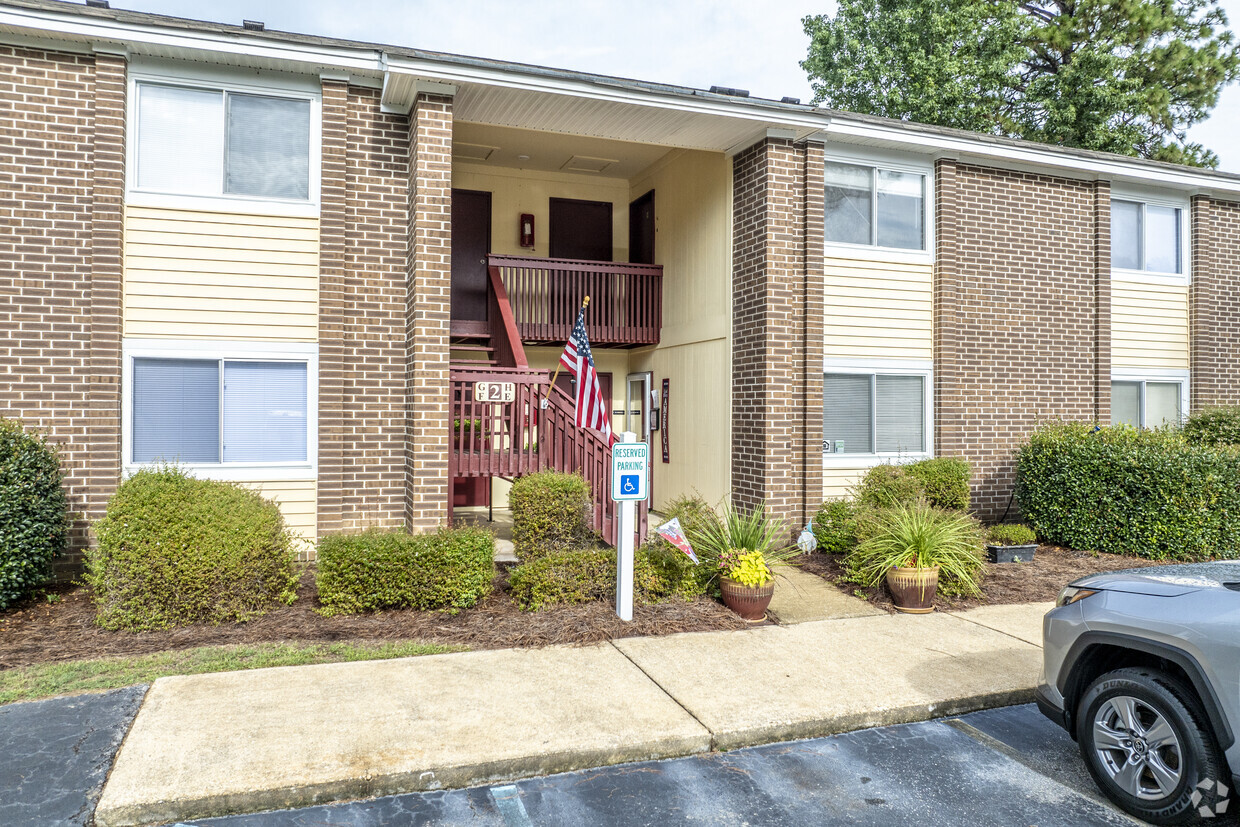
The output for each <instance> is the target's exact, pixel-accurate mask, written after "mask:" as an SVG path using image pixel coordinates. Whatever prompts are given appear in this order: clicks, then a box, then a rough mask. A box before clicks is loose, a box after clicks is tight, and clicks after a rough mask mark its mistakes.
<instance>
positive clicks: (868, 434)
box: [822, 373, 927, 454]
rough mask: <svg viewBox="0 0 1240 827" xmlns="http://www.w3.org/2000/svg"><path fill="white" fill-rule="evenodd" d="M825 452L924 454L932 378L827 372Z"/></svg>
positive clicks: (824, 423) (824, 394)
mask: <svg viewBox="0 0 1240 827" xmlns="http://www.w3.org/2000/svg"><path fill="white" fill-rule="evenodd" d="M822 389H823V390H822V410H823V423H822V429H823V430H822V437H823V450H824V451H827V452H829V453H833V454H918V453H924V452H925V451H926V450H927V448H926V377H925V376H923V375H913V376H904V375H891V374H882V373H880V374H873V373H825V374H823V383H822Z"/></svg>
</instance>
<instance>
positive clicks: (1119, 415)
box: [1111, 374, 1188, 428]
mask: <svg viewBox="0 0 1240 827" xmlns="http://www.w3.org/2000/svg"><path fill="white" fill-rule="evenodd" d="M1187 408H1188V377H1187V376H1142V375H1137V374H1114V375H1112V379H1111V424H1112V425H1132V426H1134V427H1137V428H1158V427H1161V426H1163V425H1179V424H1180V423H1181V422H1183V421H1184V414H1185V411H1186V410H1187Z"/></svg>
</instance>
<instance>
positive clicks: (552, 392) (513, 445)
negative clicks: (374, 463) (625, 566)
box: [449, 366, 648, 545]
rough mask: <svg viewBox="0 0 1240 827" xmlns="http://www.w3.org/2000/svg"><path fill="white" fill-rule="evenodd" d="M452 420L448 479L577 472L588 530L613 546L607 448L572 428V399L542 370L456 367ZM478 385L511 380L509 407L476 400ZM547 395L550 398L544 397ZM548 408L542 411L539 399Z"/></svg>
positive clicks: (643, 516)
mask: <svg viewBox="0 0 1240 827" xmlns="http://www.w3.org/2000/svg"><path fill="white" fill-rule="evenodd" d="M450 378H451V394H452V409H453V416H454V420H455V423H456V425H455V428H454V432H453V440H452V450H451V452H450V455H449V465H450V474H451V476H453V477H468V476H503V477H519V476H524V475H525V474H530V473H534V472H535V471H542V470H546V469H555V470H557V471H567V472H575V471H579V472H580V473H581V474H582V475H583V476H584V477H585V479H586V481H587V482H588V483H589V485H590V491H591V498H592V501H593V502H592V507H591V510H590V524H591V527H592V528H593V529H594V530H595V531H597V532H598V533H599V534H600V535H601V536H602V537H603V539H604V540H606V541H607V542H608V543H611V544H612V545H615V543H616V531H617V529H618V527H619V520H618V519H617V511H616V503H614V502H612V500H611V445H610V443H609V442H608V440H607V439H606V438H605V437H604V436H603V435H602V434H599V433H598V432H597V431H590V430H586V429H583V428H579V427H577V425H576V423H575V422H574V404H575V403H574V401H573V399H572V397H570V396H569V395H568V394H566V393H565V392H564V391H563V390H562V389H560V388H558V387H554V386H551V379H550V377H549V375H548V374H547V372H546V371H535V370H529V369H522V368H503V367H484V368H476V369H475V368H464V367H460V366H458V367H454V368H452V370H451V377H450ZM476 382H512V383H513V384H514V386H515V387H514V399H513V401H512V402H506V403H491V402H479V401H477V400H476V399H475V398H474V383H476ZM548 391H549V392H548ZM544 397H545V398H547V399H548V406H547V407H546V408H541V407H540V400H541V399H542V398H544ZM647 519H648V518H647V508H646V503H639V508H638V526H637V533H638V541H639V542H640V541H641V540H642V539H644V538H645V536H646V528H647Z"/></svg>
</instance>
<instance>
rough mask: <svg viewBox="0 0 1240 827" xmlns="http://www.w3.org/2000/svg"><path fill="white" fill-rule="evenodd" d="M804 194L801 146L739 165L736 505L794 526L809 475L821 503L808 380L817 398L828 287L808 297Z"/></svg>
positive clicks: (818, 257) (767, 150)
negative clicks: (762, 505) (764, 509)
mask: <svg viewBox="0 0 1240 827" xmlns="http://www.w3.org/2000/svg"><path fill="white" fill-rule="evenodd" d="M815 157H818V158H821V152H820V151H815ZM819 166H821V163H819ZM814 180H815V183H814V185H813V187H812V189H813V190H814V191H815V192H816V193H818V195H817V202H818V203H817V206H816V207H815V208H814V209H813V210H811V218H810V223H811V224H813V225H815V226H816V227H818V228H821V223H822V208H821V201H822V198H821V191H822V186H821V180H822V179H821V173H817V174H816V177H815V178H814ZM806 192H807V189H806V149H805V147H804V146H803V145H802V146H796V145H793V144H792V143H791V142H790V141H786V140H781V139H767V140H766V141H764V142H763V143H759V144H757V145H755V146H753V147H751V148H749V149H747V150H745V151H744V152H742V153H740V154H739V155H737V156H736V158H735V160H734V162H733V193H734V195H733V199H734V200H733V236H732V501H733V503H734V504H735V505H737V506H741V507H752V506H753V505H755V504H757V503H758V502H762V501H765V502H766V504H767V506H768V508H769V509H770V511H771V513H772V514H774V515H776V516H778V517H781V518H783V519H786V520H788V521H789V523H790V526H789V527H790V528H792V527H798V528H799V527H800V525H801V524H802V523H803V521H804V520H805V518H806V512H807V497H808V495H807V490H806V484H807V469H808V471H809V473H810V474H811V475H812V474H814V473H815V472H816V474H817V477H816V480H817V482H816V490H815V491H814V492H812V498H811V501H812V503H813V505H811V506H809V508H812V507H813V506H816V505H817V502H818V501H820V500H821V498H822V467H821V466H822V457H821V442H822V439H821V431H822V421H821V401H819V402H818V403H817V405H816V406H815V405H813V404H812V402H811V400H809V399H808V396H809V395H812V394H813V393H814V387H815V386H814V385H813V380H811V379H809V377H808V376H807V373H811V372H812V373H815V374H817V379H816V382H817V385H816V387H817V388H818V391H817V394H818V399H819V400H820V399H821V387H822V376H821V373H822V319H821V313H820V312H818V313H816V314H815V320H814V322H813V323H812V326H814V327H816V330H817V332H816V333H814V334H811V333H810V327H811V323H809V322H808V321H807V313H808V312H810V311H812V310H815V309H819V310H820V308H821V304H822V286H821V284H820V283H819V284H817V285H816V287H815V289H814V291H811V292H807V283H808V280H807V279H806V243H805V242H806V226H807V225H806V206H807V204H806ZM818 236H819V239H820V238H821V232H819V233H818ZM815 246H816V252H815V253H814V255H813V264H812V266H813V267H815V268H817V271H818V272H819V273H821V269H822V254H821V249H822V246H821V240H819V241H818V242H817V243H816V245H815ZM817 281H818V282H821V278H819V279H817ZM815 296H816V298H814V297H815ZM807 300H809V302H813V303H814V304H812V305H811V304H809V303H807ZM811 338H813V339H815V340H816V342H815V344H816V348H815V347H814V346H811V345H809V342H810V339H811ZM813 353H816V354H817V356H816V359H817V363H816V364H813V365H811V364H810V362H811V361H813V357H812V355H811V354H813ZM815 407H817V409H818V411H819V413H818V421H817V431H816V432H817V433H818V438H817V440H816V445H815V446H811V445H809V444H808V443H810V442H815V439H814V436H813V434H814V433H815V431H814V430H813V427H814V426H813V424H812V423H811V422H809V421H808V420H810V419H812V418H813V414H812V411H813V410H814V408H815ZM807 456H808V457H810V458H812V459H811V460H810V461H809V462H807Z"/></svg>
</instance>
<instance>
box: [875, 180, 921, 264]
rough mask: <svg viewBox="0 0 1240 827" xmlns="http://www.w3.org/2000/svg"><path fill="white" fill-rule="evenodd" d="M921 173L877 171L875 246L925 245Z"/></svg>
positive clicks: (919, 247) (914, 246)
mask: <svg viewBox="0 0 1240 827" xmlns="http://www.w3.org/2000/svg"><path fill="white" fill-rule="evenodd" d="M924 186H925V176H924V175H914V174H911V173H907V172H888V171H887V170H885V169H880V170H879V171H878V246H879V247H899V248H902V249H905V250H921V249H923V248H924V247H925V244H926V241H925V232H924V229H923V226H922V217H923V216H924V215H925V211H924V209H923V202H924V201H925V195H924V192H923V189H924Z"/></svg>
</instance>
